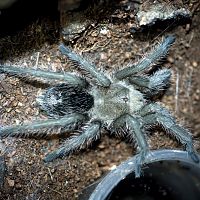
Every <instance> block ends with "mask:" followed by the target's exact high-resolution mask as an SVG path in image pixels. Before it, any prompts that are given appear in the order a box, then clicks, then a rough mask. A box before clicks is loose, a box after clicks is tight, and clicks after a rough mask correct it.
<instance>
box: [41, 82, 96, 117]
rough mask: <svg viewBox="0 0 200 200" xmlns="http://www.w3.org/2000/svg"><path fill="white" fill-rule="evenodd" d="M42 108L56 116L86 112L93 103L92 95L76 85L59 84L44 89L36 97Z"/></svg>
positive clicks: (50, 114)
mask: <svg viewBox="0 0 200 200" xmlns="http://www.w3.org/2000/svg"><path fill="white" fill-rule="evenodd" d="M37 102H38V104H39V106H40V107H41V109H42V110H44V111H46V113H47V114H48V115H49V116H53V117H58V116H64V115H66V114H71V113H82V114H84V113H86V112H87V111H88V110H89V109H91V108H92V107H93V105H94V99H93V96H92V95H90V94H89V93H87V92H86V91H85V90H83V89H80V88H78V87H75V86H72V85H68V84H59V85H56V86H54V87H51V88H49V89H48V90H46V91H45V92H44V93H43V94H42V95H40V96H39V97H38V98H37Z"/></svg>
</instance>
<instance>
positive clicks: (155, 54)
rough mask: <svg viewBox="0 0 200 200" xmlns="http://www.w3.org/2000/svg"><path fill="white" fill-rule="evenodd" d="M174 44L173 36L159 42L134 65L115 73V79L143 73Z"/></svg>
mask: <svg viewBox="0 0 200 200" xmlns="http://www.w3.org/2000/svg"><path fill="white" fill-rule="evenodd" d="M174 42H175V37H174V36H167V37H165V38H164V40H163V41H162V42H161V44H160V45H158V46H156V47H155V48H154V49H153V50H152V52H150V53H149V54H148V55H147V56H145V57H144V58H143V59H141V60H140V61H139V62H138V63H137V64H136V65H132V66H130V67H127V68H124V69H122V70H120V71H118V72H116V73H115V77H116V78H117V79H119V80H121V79H124V78H127V77H130V76H132V75H134V74H137V73H138V72H142V71H145V70H146V69H147V68H149V67H151V66H152V65H153V64H155V63H156V62H158V61H159V60H161V58H163V57H164V56H166V54H167V53H168V51H169V48H170V46H171V45H172V44H173V43H174Z"/></svg>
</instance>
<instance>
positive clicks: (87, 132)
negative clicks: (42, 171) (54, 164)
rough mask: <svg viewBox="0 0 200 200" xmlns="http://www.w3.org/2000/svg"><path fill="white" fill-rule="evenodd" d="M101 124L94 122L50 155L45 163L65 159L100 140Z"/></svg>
mask: <svg viewBox="0 0 200 200" xmlns="http://www.w3.org/2000/svg"><path fill="white" fill-rule="evenodd" d="M100 130H101V122H99V121H92V122H90V124H89V125H88V127H85V129H84V130H83V132H82V133H81V134H80V135H78V136H77V135H76V136H73V137H71V138H70V139H69V140H67V141H66V142H65V143H64V144H62V146H61V147H60V148H59V149H58V150H56V151H54V152H52V153H50V154H48V155H47V156H46V158H45V159H44V161H45V162H51V161H53V160H54V159H56V158H59V157H64V156H68V155H70V154H72V153H73V152H75V151H78V150H80V149H83V148H84V147H86V146H88V145H90V144H91V143H92V142H93V141H95V140H97V139H99V138H100Z"/></svg>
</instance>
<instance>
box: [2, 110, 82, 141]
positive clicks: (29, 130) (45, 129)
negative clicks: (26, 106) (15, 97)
mask: <svg viewBox="0 0 200 200" xmlns="http://www.w3.org/2000/svg"><path fill="white" fill-rule="evenodd" d="M85 121H86V116H84V115H81V114H70V115H65V116H64V117H62V118H59V119H48V120H41V121H36V122H33V123H30V124H24V125H14V126H5V127H1V128H0V138H5V137H33V136H35V137H38V136H40V137H44V136H46V135H50V134H51V131H54V133H55V132H56V131H57V132H58V133H60V132H66V131H71V130H74V129H76V127H77V125H78V124H79V123H83V122H85Z"/></svg>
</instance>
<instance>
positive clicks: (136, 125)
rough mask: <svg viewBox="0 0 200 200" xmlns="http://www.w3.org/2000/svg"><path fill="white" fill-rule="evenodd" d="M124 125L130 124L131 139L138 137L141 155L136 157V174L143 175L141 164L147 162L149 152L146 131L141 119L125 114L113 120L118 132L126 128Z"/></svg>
mask: <svg viewBox="0 0 200 200" xmlns="http://www.w3.org/2000/svg"><path fill="white" fill-rule="evenodd" d="M124 125H126V126H128V129H130V133H129V136H130V138H131V140H134V139H136V142H137V144H138V147H139V155H137V157H136V163H135V176H136V177H140V175H141V166H142V164H143V163H144V162H145V158H146V156H147V154H148V152H149V147H148V144H147V141H146V138H145V133H144V131H143V129H142V124H141V122H140V120H139V119H137V118H135V117H133V116H131V115H129V114H125V115H123V116H121V117H119V118H118V119H116V120H115V121H114V122H113V125H112V126H113V128H114V130H116V131H117V132H118V129H122V128H124Z"/></svg>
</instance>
